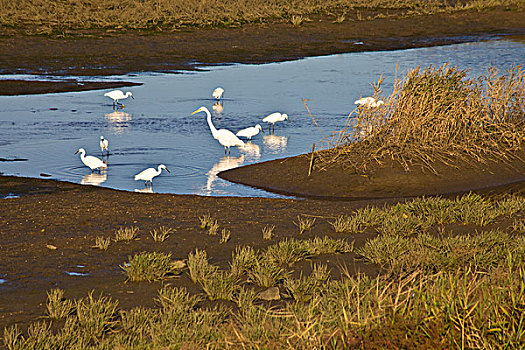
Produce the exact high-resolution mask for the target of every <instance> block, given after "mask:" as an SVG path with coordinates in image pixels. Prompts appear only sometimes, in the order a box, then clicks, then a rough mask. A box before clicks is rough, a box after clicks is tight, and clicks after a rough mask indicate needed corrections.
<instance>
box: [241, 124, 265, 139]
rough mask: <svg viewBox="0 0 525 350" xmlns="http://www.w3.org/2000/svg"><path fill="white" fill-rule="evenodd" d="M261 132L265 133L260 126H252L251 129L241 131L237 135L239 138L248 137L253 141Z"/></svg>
mask: <svg viewBox="0 0 525 350" xmlns="http://www.w3.org/2000/svg"><path fill="white" fill-rule="evenodd" d="M259 131H262V132H263V133H264V130H263V129H262V127H261V126H260V125H259V124H257V125H255V126H250V127H249V128H246V129H242V130H239V131H238V132H237V133H236V134H235V135H237V136H239V137H246V138H247V139H248V140H251V139H252V137H254V136H255V135H257V134H258V133H259Z"/></svg>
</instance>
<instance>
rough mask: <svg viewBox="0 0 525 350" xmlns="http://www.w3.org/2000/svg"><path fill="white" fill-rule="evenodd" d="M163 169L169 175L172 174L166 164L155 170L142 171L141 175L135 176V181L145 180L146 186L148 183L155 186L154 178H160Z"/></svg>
mask: <svg viewBox="0 0 525 350" xmlns="http://www.w3.org/2000/svg"><path fill="white" fill-rule="evenodd" d="M162 169H164V170H166V171H167V172H168V173H169V172H170V171H169V170H168V168H166V166H165V165H164V164H161V165H159V166H158V167H157V169H155V168H147V169H145V170H142V171H141V172H140V173H138V174H137V175H135V181H137V180H143V181H146V183H145V185H146V186H148V181H149V182H150V183H151V186H153V178H154V177H155V176H159V175H160V173H161V172H162Z"/></svg>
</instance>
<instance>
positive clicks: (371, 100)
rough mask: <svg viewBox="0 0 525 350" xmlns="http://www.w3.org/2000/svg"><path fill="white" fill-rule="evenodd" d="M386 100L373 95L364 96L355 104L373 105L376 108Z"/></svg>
mask: <svg viewBox="0 0 525 350" xmlns="http://www.w3.org/2000/svg"><path fill="white" fill-rule="evenodd" d="M384 103H385V102H383V101H381V100H376V99H375V98H373V97H370V96H369V97H362V98H360V99H359V100H355V102H354V104H356V105H360V106H364V107H372V108H376V107H379V106H381V105H382V104H384Z"/></svg>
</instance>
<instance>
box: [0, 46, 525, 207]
mask: <svg viewBox="0 0 525 350" xmlns="http://www.w3.org/2000/svg"><path fill="white" fill-rule="evenodd" d="M524 57H525V42H524V41H523V38H514V39H508V38H507V39H504V40H494V41H489V42H478V43H467V44H459V45H449V46H441V47H432V48H421V49H411V50H400V51H381V52H366V53H349V54H340V55H332V56H323V57H313V58H306V59H301V60H296V61H290V62H284V63H271V64H264V65H240V64H239V65H228V66H215V67H209V68H207V70H206V71H200V72H185V73H178V74H140V75H127V76H118V77H105V78H100V77H98V78H86V80H88V79H96V80H101V79H110V80H120V79H121V80H127V81H136V82H142V83H144V85H142V86H137V87H132V88H127V89H126V88H124V89H122V90H124V91H132V92H133V95H134V97H135V99H134V100H130V99H128V100H124V101H123V102H124V104H125V105H126V106H125V108H124V109H119V110H118V111H114V110H113V108H112V104H111V101H110V100H109V99H107V98H105V97H103V94H104V92H106V91H102V90H99V91H87V92H75V93H60V94H46V95H27V96H14V97H0V106H1V107H0V158H4V159H19V158H25V159H27V161H1V162H0V171H1V172H3V173H4V174H9V175H21V176H30V177H40V176H41V175H44V176H45V175H50V176H49V177H46V178H51V179H57V180H65V181H71V182H75V183H82V184H91V185H100V186H104V187H111V188H117V189H123V190H128V191H140V192H148V191H151V189H149V188H145V187H144V183H143V182H142V181H134V180H133V176H134V174H136V173H138V172H140V171H141V170H143V169H145V168H147V167H156V166H157V165H158V164H160V163H164V164H166V165H167V167H168V168H169V169H170V171H171V173H165V172H164V173H162V175H161V176H159V177H157V178H155V180H154V185H153V191H154V192H159V193H181V194H201V195H219V196H220V195H235V196H266V197H275V196H276V195H274V194H270V193H267V192H264V191H261V190H256V189H252V188H248V187H245V186H242V185H236V184H231V183H229V182H226V181H224V180H221V179H219V178H218V177H217V173H218V172H220V171H222V170H226V169H230V168H233V167H237V166H240V165H246V164H250V163H255V162H260V161H265V160H271V159H276V158H283V157H287V156H292V155H298V154H301V153H305V152H308V151H310V150H311V147H312V143H314V142H319V140H320V139H322V138H323V135H328V134H329V133H330V132H331V131H333V130H334V129H335V128H336V127H340V126H342V125H344V123H345V120H346V117H347V115H348V113H350V112H351V111H352V110H353V109H354V104H353V101H354V100H356V99H358V98H359V97H360V96H368V95H371V94H372V93H373V89H372V87H371V83H373V82H376V81H377V79H378V77H379V76H380V75H383V78H384V79H385V83H384V85H383V89H384V92H385V93H388V92H389V90H390V89H391V85H392V82H393V80H394V77H395V74H396V65H399V69H398V74H402V73H404V72H406V70H407V69H410V68H414V67H416V66H418V65H423V66H426V65H429V64H436V65H441V64H443V63H446V62H449V63H450V64H452V65H458V66H460V67H461V68H468V69H470V70H471V76H477V75H479V74H482V73H484V72H485V71H486V69H487V67H488V66H489V65H493V66H496V67H498V68H501V69H504V68H508V67H510V65H513V64H521V63H523V60H524ZM0 78H3V79H8V78H11V79H12V78H30V79H36V78H38V77H33V76H31V77H28V76H20V75H16V76H12V75H10V76H1V77H0ZM51 78H52V77H51ZM217 86H222V87H223V88H224V89H225V90H226V92H225V96H224V97H225V98H224V102H223V106H222V111H219V110H218V109H217V110H213V109H212V106H213V105H214V102H215V101H214V100H213V99H212V98H211V92H212V90H213V89H214V88H215V87H217ZM303 98H307V99H309V102H308V105H309V107H310V109H311V111H312V112H313V113H314V114H315V115H316V117H317V122H318V125H319V128H318V127H317V126H315V125H314V124H313V123H312V120H311V118H310V116H309V115H308V114H307V112H306V109H305V107H304V105H303V102H302V99H303ZM200 106H206V107H207V108H208V109H210V110H211V111H212V114H213V121H214V123H215V125H216V127H217V128H227V129H230V130H233V131H237V130H239V129H242V128H245V127H248V126H254V125H255V124H257V123H260V124H261V125H262V126H263V128H264V129H265V131H266V132H267V126H266V125H264V123H262V122H261V119H262V118H263V117H265V116H266V115H268V114H270V113H272V112H274V111H280V112H283V113H287V114H288V115H289V116H290V122H288V123H287V122H284V123H278V124H277V125H276V127H275V134H273V135H270V134H268V133H265V134H259V135H257V136H256V137H254V139H253V141H252V142H251V143H250V144H248V145H247V146H246V147H245V148H244V149H242V150H240V149H237V148H233V149H232V152H231V156H230V157H225V156H224V149H223V148H222V146H220V145H219V144H218V142H217V141H216V140H214V139H213V138H212V137H211V134H210V131H209V129H208V125H207V123H206V118H205V114H204V113H199V114H197V115H195V116H191V117H190V116H189V115H190V113H191V112H192V111H194V110H195V109H197V108H199V107H200ZM100 135H104V137H105V138H106V139H108V140H109V142H110V152H111V156H110V157H109V169H108V170H107V172H104V173H102V174H92V173H91V171H90V170H89V168H87V167H85V166H84V165H83V164H82V163H81V162H80V159H79V157H78V155H74V153H75V151H76V150H77V149H78V148H79V147H83V148H85V149H86V150H87V153H88V154H89V155H95V156H99V157H100V148H99V146H98V142H99V138H100ZM305 171H307V169H305ZM13 195H16V194H13Z"/></svg>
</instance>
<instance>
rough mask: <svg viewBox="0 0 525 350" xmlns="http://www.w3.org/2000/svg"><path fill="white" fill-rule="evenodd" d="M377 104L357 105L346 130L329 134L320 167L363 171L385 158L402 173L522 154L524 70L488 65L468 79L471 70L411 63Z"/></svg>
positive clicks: (514, 158) (378, 95)
mask: <svg viewBox="0 0 525 350" xmlns="http://www.w3.org/2000/svg"><path fill="white" fill-rule="evenodd" d="M381 83H382V80H381V79H380V80H379V81H378V83H377V84H376V85H375V86H374V89H375V94H374V97H375V98H377V99H384V102H385V103H384V104H382V105H380V106H379V107H359V108H356V110H355V111H353V112H352V113H351V114H350V115H349V117H348V123H347V125H346V127H345V128H343V129H342V130H338V131H336V132H335V133H334V137H333V138H332V139H331V140H329V142H328V146H329V148H331V149H329V150H328V151H327V152H323V153H321V154H320V158H321V159H320V162H319V163H318V164H319V166H320V167H327V166H333V165H341V166H343V167H345V168H348V169H351V170H354V171H364V170H366V169H367V168H368V167H369V166H370V165H372V164H381V163H382V162H383V161H385V160H386V159H388V160H394V161H395V162H398V163H399V164H401V166H402V167H403V168H404V169H405V170H407V171H408V170H410V168H411V167H412V166H414V165H415V166H422V167H424V168H426V169H429V170H432V171H434V172H436V170H435V166H436V165H440V166H442V165H445V166H451V167H458V166H460V167H463V166H465V164H468V165H469V166H483V165H485V164H487V163H489V162H491V161H492V162H503V163H509V165H510V164H511V163H513V162H516V161H519V162H522V161H523V159H521V158H519V156H518V152H519V151H520V150H521V146H522V140H523V139H524V136H525V71H524V70H523V69H522V68H521V67H520V66H517V67H512V68H509V69H508V70H506V71H505V72H498V71H497V70H496V69H493V68H489V69H488V72H487V74H486V75H484V76H481V77H479V78H477V79H476V78H469V77H468V70H461V69H458V68H457V67H451V66H449V65H443V66H441V67H433V66H430V67H427V68H424V69H421V68H419V67H418V68H416V69H413V70H411V71H410V72H408V73H407V74H406V76H404V77H400V78H397V79H396V81H395V82H394V89H393V92H392V94H390V95H389V96H387V97H386V98H383V96H382V91H381Z"/></svg>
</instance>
